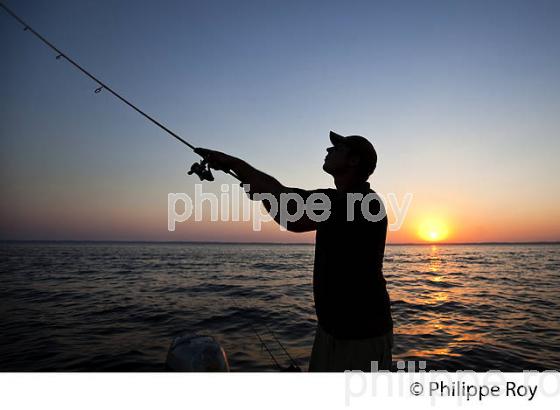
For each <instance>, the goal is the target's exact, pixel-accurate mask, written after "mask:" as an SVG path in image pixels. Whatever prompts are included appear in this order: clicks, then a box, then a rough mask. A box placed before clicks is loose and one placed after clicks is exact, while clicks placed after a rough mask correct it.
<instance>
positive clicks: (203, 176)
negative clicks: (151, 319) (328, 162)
mask: <svg viewBox="0 0 560 410" xmlns="http://www.w3.org/2000/svg"><path fill="white" fill-rule="evenodd" d="M0 7H1V8H3V9H4V10H5V11H6V12H7V13H8V14H9V15H10V16H11V17H13V18H14V19H15V20H16V21H18V22H19V23H20V24H21V25H22V26H23V27H24V28H23V30H24V31H28V32H30V33H31V34H33V35H34V36H35V37H37V38H38V39H39V40H40V41H41V42H42V43H43V44H45V45H46V46H47V47H49V48H50V49H52V50H54V51H55V52H56V53H57V54H56V59H57V60H60V59H64V60H66V61H68V62H69V63H70V64H72V65H73V66H74V67H75V68H77V69H78V70H79V71H80V72H81V73H82V74H84V75H86V76H87V77H89V78H90V79H92V80H93V81H94V82H95V83H97V85H99V87H98V88H96V89H95V94H99V93H100V92H101V91H103V90H106V91H108V92H109V93H111V94H112V95H114V96H115V97H117V98H118V99H119V100H120V101H122V102H123V103H125V104H126V105H128V106H129V107H130V108H132V109H133V110H134V111H136V112H137V113H139V114H140V115H142V116H143V117H144V118H146V119H147V120H148V121H150V122H152V123H153V124H155V125H156V126H158V127H159V128H161V129H162V130H163V131H165V132H167V133H168V134H169V135H171V136H172V137H173V138H175V139H176V140H178V141H179V142H181V143H183V144H185V145H186V146H187V147H189V148H190V149H191V150H193V151H194V152H195V153H196V154H198V155H200V156H201V157H202V158H203V159H202V160H201V161H200V162H199V163H194V164H193V165H192V166H191V169H190V171H189V172H188V174H189V175H191V174H196V175H198V177H199V178H200V180H201V181H203V180H208V181H213V180H214V176H213V175H212V172H211V171H210V167H209V166H208V163H207V159H206V158H205V157H204V156H203V155H201V154H199V153H198V152H196V147H195V146H194V145H192V144H191V143H190V142H188V141H186V140H185V139H183V138H182V137H180V136H179V135H178V134H177V133H175V132H173V131H171V130H170V129H169V128H167V127H166V126H165V125H163V124H162V123H161V122H159V121H158V120H156V119H155V118H153V117H152V116H151V115H149V114H147V113H146V112H144V111H142V110H141V109H140V108H138V107H137V106H136V105H134V104H133V103H131V102H130V101H129V100H127V99H126V98H125V97H123V96H122V95H120V94H119V93H118V92H116V91H115V90H113V89H112V88H111V87H109V86H108V85H107V84H106V83H104V82H102V81H101V80H99V79H98V78H97V77H96V76H94V75H93V74H91V73H90V72H89V71H87V70H86V69H85V68H83V67H82V66H81V65H80V64H78V63H77V62H76V61H75V60H74V59H72V58H71V57H70V56H68V54H66V53H64V52H62V51H61V50H60V49H59V48H58V47H56V46H55V45H54V44H52V43H51V42H50V41H49V40H47V39H46V38H45V37H43V36H42V35H41V34H39V33H38V32H37V31H36V30H35V29H33V28H32V27H31V26H30V25H29V24H27V23H26V22H25V21H24V20H23V19H21V18H20V17H19V16H18V15H17V14H15V13H14V12H13V11H12V10H10V9H9V8H8V7H7V6H6V5H5V4H4V3H2V2H0ZM224 172H226V173H228V174H230V175H231V176H233V177H234V178H237V179H239V177H238V176H237V175H236V174H235V173H234V172H232V171H231V170H224Z"/></svg>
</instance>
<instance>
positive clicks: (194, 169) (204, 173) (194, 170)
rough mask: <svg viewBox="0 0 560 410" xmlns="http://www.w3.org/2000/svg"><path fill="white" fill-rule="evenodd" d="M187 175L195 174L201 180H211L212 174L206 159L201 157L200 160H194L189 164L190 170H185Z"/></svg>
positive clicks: (212, 178)
mask: <svg viewBox="0 0 560 410" xmlns="http://www.w3.org/2000/svg"><path fill="white" fill-rule="evenodd" d="M187 174H188V175H192V174H196V175H198V177H199V178H200V180H201V181H205V180H206V181H213V180H214V175H212V171H210V166H209V165H208V161H206V160H205V159H201V160H200V162H195V163H194V164H192V165H191V170H190V171H188V172H187Z"/></svg>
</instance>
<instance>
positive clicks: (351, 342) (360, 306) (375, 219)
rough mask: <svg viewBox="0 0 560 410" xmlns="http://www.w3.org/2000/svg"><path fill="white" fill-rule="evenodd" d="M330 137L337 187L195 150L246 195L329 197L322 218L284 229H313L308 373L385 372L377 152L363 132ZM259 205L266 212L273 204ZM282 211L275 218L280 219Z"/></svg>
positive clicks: (387, 319) (388, 323)
mask: <svg viewBox="0 0 560 410" xmlns="http://www.w3.org/2000/svg"><path fill="white" fill-rule="evenodd" d="M330 140H331V142H332V144H333V146H332V147H329V148H327V152H328V154H327V156H326V157H325V162H324V164H323V170H324V171H325V172H327V173H328V174H330V175H332V176H333V177H334V183H335V186H336V189H317V190H311V191H309V190H303V189H299V188H290V187H286V186H284V185H282V184H281V183H280V182H278V181H277V180H276V179H275V178H273V177H271V176H270V175H267V174H265V173H263V172H261V171H258V170H257V169H255V168H253V167H252V166H251V165H249V164H247V163H246V162H245V161H243V160H241V159H238V158H235V157H232V156H229V155H226V154H224V153H221V152H218V151H212V150H207V149H203V148H198V149H197V150H196V152H198V153H199V154H201V155H202V156H203V157H205V159H206V160H207V161H208V163H209V165H210V167H212V168H215V169H220V170H232V171H233V172H234V173H235V174H237V176H238V177H239V178H240V179H241V182H242V183H243V184H249V185H250V192H248V193H249V195H250V196H251V195H252V194H254V193H268V194H271V196H272V197H273V198H276V199H277V203H279V202H281V201H279V198H280V197H281V195H282V194H294V193H296V194H299V195H301V197H302V198H303V199H304V200H307V199H308V198H309V196H310V195H311V194H314V193H315V194H318V193H321V194H324V195H325V196H326V197H327V198H328V201H329V202H330V207H329V211H330V212H329V213H328V218H326V219H324V220H322V221H320V222H317V221H316V218H312V217H310V214H309V213H308V212H304V214H303V215H302V217H301V218H299V219H298V220H295V221H291V222H285V219H284V224H285V225H286V226H285V227H286V229H288V230H289V231H293V232H307V231H314V230H315V231H316V239H315V262H314V268H313V296H314V300H315V311H316V313H317V321H318V324H317V329H316V333H315V340H314V343H313V349H312V352H311V360H310V363H309V371H318V372H327V371H344V370H362V371H371V370H372V368H373V369H375V364H372V362H377V366H378V368H379V369H390V366H391V360H392V356H391V348H392V346H393V322H392V319H391V310H390V302H389V295H388V293H387V290H386V282H385V278H384V277H383V255H384V252H385V239H386V234H387V217H386V215H385V208H384V207H383V203H382V202H381V200H379V198H378V197H377V196H376V194H375V193H374V191H372V190H371V189H370V185H369V183H368V182H367V180H368V178H369V176H370V175H371V174H372V173H373V171H374V170H375V167H376V165H377V154H376V152H375V149H374V148H373V145H371V143H370V142H369V141H368V140H367V139H365V138H364V137H361V136H357V135H353V136H348V137H343V136H341V135H339V134H336V133H334V132H331V133H330ZM292 202H293V201H292ZM263 204H264V206H265V207H266V209H267V210H268V211H269V212H270V210H271V203H270V201H269V200H263ZM290 205H292V206H291V209H288V212H289V213H290V214H294V209H293V205H294V204H293V203H291V204H290ZM279 214H280V212H277V213H276V214H273V215H272V216H273V217H274V219H275V220H276V221H277V222H279V223H280V222H281V219H280V218H279ZM350 214H353V215H352V218H349V215H350ZM349 219H351V220H349Z"/></svg>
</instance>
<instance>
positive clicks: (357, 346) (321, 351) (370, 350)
mask: <svg viewBox="0 0 560 410" xmlns="http://www.w3.org/2000/svg"><path fill="white" fill-rule="evenodd" d="M392 347H393V331H392V330H391V331H389V332H388V333H386V334H384V335H381V336H376V337H372V338H370V339H351V340H348V339H335V338H334V337H333V336H331V335H330V334H329V333H327V332H326V331H325V330H324V329H323V328H322V327H321V326H320V325H319V324H317V330H316V332H315V340H314V341H313V350H312V351H311V360H310V361H309V371H310V372H343V371H345V370H361V371H363V372H371V371H372V369H373V370H375V363H372V361H373V362H377V365H378V367H377V369H378V370H390V369H391V362H392V360H393V356H392V353H391V349H392Z"/></svg>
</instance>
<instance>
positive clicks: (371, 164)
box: [329, 131, 377, 175]
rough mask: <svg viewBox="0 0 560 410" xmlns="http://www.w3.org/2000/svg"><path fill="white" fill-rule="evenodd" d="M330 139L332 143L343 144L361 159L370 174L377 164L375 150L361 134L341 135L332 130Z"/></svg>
mask: <svg viewBox="0 0 560 410" xmlns="http://www.w3.org/2000/svg"><path fill="white" fill-rule="evenodd" d="M329 137H330V140H331V142H332V144H333V145H337V144H344V145H346V146H347V147H348V148H350V149H351V150H352V153H353V154H355V155H358V156H359V157H360V159H361V162H362V165H363V166H364V170H365V171H366V172H367V173H368V175H371V174H372V173H373V171H374V170H375V167H376V166H377V152H375V148H373V145H372V144H371V142H369V141H368V140H367V139H366V138H364V137H362V136H361V135H348V136H346V137H345V136H342V135H340V134H337V133H336V132H334V131H331V132H330V135H329Z"/></svg>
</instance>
